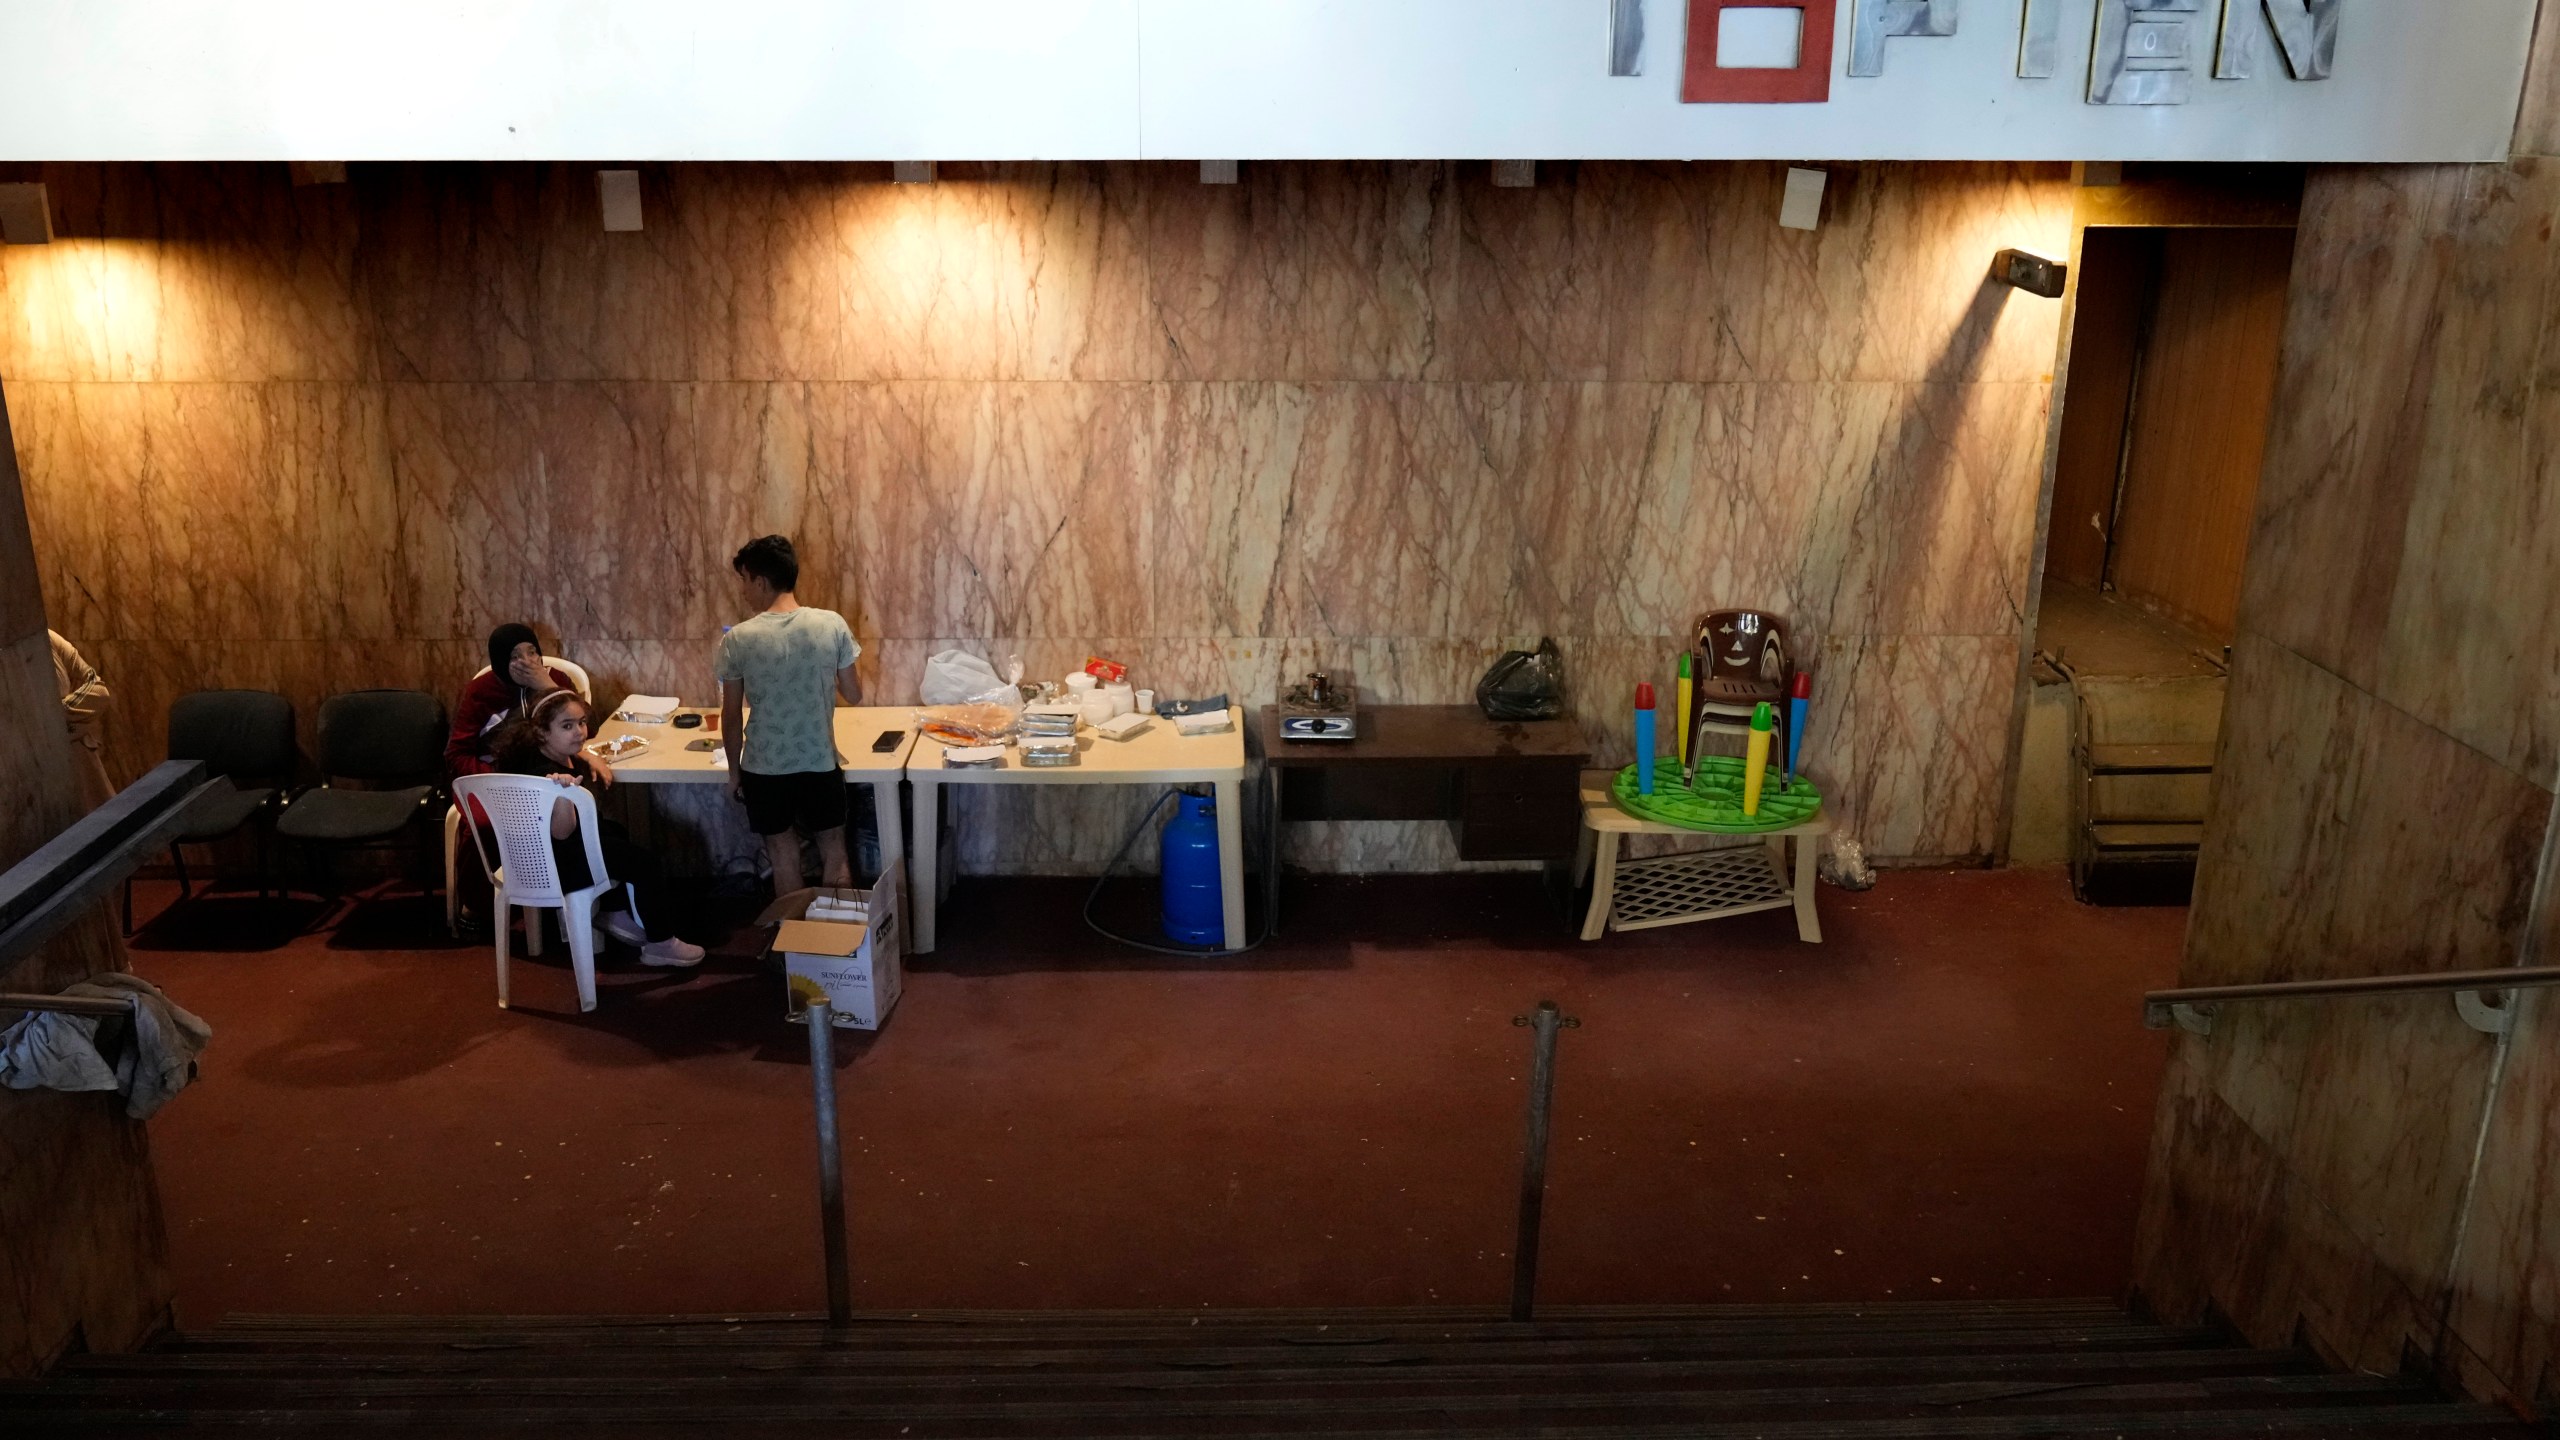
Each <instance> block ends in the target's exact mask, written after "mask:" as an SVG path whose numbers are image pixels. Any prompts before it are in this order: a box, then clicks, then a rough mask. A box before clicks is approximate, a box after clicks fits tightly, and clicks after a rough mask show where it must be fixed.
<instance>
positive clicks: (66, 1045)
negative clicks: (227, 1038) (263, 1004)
mask: <svg viewBox="0 0 2560 1440" xmlns="http://www.w3.org/2000/svg"><path fill="white" fill-rule="evenodd" d="M62 993H63V994H65V995H85V996H89V997H92V998H95V999H100V1000H133V1001H135V1002H137V1003H135V1005H134V1007H133V1021H132V1026H131V1029H132V1033H131V1034H130V1035H129V1036H127V1037H126V1039H125V1043H124V1044H123V1045H121V1046H119V1047H117V1053H116V1055H115V1057H114V1058H113V1059H112V1060H110V1059H109V1058H108V1057H107V1056H105V1055H103V1054H101V1053H99V1050H98V1027H99V1026H101V1025H120V1024H123V1023H124V1022H122V1021H117V1020H108V1019H101V1018H98V1017H95V1016H89V1015H63V1014H58V1013H55V1012H53V1011H47V1010H39V1011H30V1012H28V1013H27V1014H26V1015H24V1016H21V1017H20V1018H19V1019H18V1020H17V1022H16V1023H14V1024H12V1025H11V1026H10V1027H9V1028H8V1029H6V1030H0V1085H6V1086H8V1087H9V1088H10V1089H12V1090H114V1091H117V1092H119V1093H121V1094H122V1095H123V1096H124V1113H126V1114H127V1115H130V1116H132V1117H133V1118H134V1119H136V1120H143V1119H148V1118H149V1117H150V1115H151V1112H153V1111H155V1110H157V1109H159V1108H160V1107H161V1106H163V1105H166V1104H168V1103H169V1098H170V1097H171V1096H173V1095H175V1094H177V1093H178V1092H179V1091H181V1090H183V1089H185V1088H186V1087H187V1082H188V1081H191V1080H193V1079H195V1078H196V1056H197V1055H198V1054H199V1053H201V1052H202V1051H203V1049H204V1046H205V1042H206V1041H207V1040H210V1039H212V1038H213V1027H212V1026H210V1025H207V1024H206V1023H204V1021H203V1020H201V1019H199V1018H198V1017H196V1016H195V1015H193V1014H191V1013H189V1012H188V1011H186V1010H183V1009H181V1008H179V1007H178V1005H176V1004H175V1003H174V1002H172V1001H171V1000H170V999H169V997H168V996H166V995H163V994H161V993H160V987H159V986H157V985H154V984H152V983H151V982H150V981H148V980H145V979H143V978H142V977H141V976H139V975H127V974H124V973H123V972H121V971H112V970H111V971H102V972H100V973H99V974H96V975H92V976H90V977H89V978H88V979H86V980H83V981H81V982H79V983H78V984H76V985H70V986H66V987H65V988H64V989H63V992H62Z"/></svg>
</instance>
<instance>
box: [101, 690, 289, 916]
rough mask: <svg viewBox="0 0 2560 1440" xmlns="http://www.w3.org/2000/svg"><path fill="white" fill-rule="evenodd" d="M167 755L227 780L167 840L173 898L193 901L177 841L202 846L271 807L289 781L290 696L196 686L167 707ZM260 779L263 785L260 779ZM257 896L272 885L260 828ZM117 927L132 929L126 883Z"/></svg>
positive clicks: (130, 891) (130, 888) (264, 833)
mask: <svg viewBox="0 0 2560 1440" xmlns="http://www.w3.org/2000/svg"><path fill="white" fill-rule="evenodd" d="M169 758H170V759H172V760H202V761H203V762H205V769H206V770H207V771H208V772H209V773H211V774H212V775H214V776H216V777H219V778H221V779H223V780H227V781H229V782H230V788H229V789H227V790H217V791H215V792H214V793H213V794H212V795H209V796H207V797H205V798H204V799H202V800H199V801H197V802H196V805H195V808H194V809H193V810H192V811H191V812H190V815H189V819H188V821H187V825H186V828H185V829H183V830H181V831H179V832H178V833H177V834H176V835H174V836H172V837H170V840H169V859H170V862H171V863H172V864H174V865H176V866H177V870H178V899H179V901H180V902H181V903H183V902H185V901H187V900H190V899H193V898H194V895H195V891H194V889H193V887H192V885H191V884H190V882H189V880H188V878H187V855H186V851H185V850H183V849H181V848H180V847H181V846H186V845H208V844H211V843H212V842H214V841H216V840H220V839H223V838H224V837H226V836H228V835H230V834H232V833H233V832H235V831H237V830H238V829H239V828H240V827H241V826H243V825H247V824H250V823H251V822H252V821H255V820H258V819H260V818H261V817H263V816H267V815H268V814H269V813H270V812H272V811H273V810H275V809H276V808H277V805H278V800H279V797H280V796H281V795H282V794H283V790H282V787H283V786H285V785H288V784H291V783H292V781H293V769H294V744H293V702H292V701H290V700H287V699H285V698H284V697H283V696H281V695H276V694H272V693H270V692H268V691H265V690H198V691H196V692H195V693H194V694H192V695H181V696H179V697H178V699H177V703H175V704H173V705H171V706H170V707H169ZM260 781H266V782H270V783H266V784H260V783H258V782H260ZM255 833H256V836H257V841H258V898H259V899H261V900H263V899H265V898H267V894H268V891H269V889H270V888H271V885H270V880H269V872H268V867H267V827H266V826H265V825H259V826H258V827H257V829H256V832H255ZM124 933H126V934H127V935H130V934H132V933H133V881H132V880H130V879H127V880H126V881H125V883H124Z"/></svg>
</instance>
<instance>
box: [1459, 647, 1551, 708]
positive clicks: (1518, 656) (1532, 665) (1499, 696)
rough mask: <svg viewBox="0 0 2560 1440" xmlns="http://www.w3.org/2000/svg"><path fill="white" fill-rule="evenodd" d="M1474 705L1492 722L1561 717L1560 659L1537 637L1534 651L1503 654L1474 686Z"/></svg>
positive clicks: (1514, 651)
mask: <svg viewBox="0 0 2560 1440" xmlns="http://www.w3.org/2000/svg"><path fill="white" fill-rule="evenodd" d="M1476 704H1477V705H1479V706H1481V707H1483V710H1484V713H1485V716H1486V718H1488V719H1492V720H1553V719H1555V718H1556V717H1557V716H1559V715H1562V714H1563V713H1564V656H1563V655H1562V654H1561V653H1559V652H1558V651H1557V650H1556V642H1555V641H1553V640H1550V639H1547V638H1545V637H1543V636H1541V637H1540V638H1539V640H1538V648H1537V649H1535V650H1505V651H1503V652H1502V658H1501V659H1499V660H1496V661H1494V662H1493V668H1492V669H1490V670H1487V671H1485V672H1484V678H1483V679H1481V680H1479V681H1477V682H1476Z"/></svg>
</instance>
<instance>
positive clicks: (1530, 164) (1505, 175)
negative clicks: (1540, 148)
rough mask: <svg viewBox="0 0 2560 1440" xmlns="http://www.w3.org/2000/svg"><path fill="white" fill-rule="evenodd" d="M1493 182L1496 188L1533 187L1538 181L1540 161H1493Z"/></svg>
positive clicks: (1515, 188) (1523, 188)
mask: <svg viewBox="0 0 2560 1440" xmlns="http://www.w3.org/2000/svg"><path fill="white" fill-rule="evenodd" d="M1493 183H1494V185H1495V187H1496V188H1498V189H1503V190H1527V189H1531V188H1533V187H1535V186H1536V185H1537V183H1538V162H1537V161H1535V160H1496V161H1494V162H1493Z"/></svg>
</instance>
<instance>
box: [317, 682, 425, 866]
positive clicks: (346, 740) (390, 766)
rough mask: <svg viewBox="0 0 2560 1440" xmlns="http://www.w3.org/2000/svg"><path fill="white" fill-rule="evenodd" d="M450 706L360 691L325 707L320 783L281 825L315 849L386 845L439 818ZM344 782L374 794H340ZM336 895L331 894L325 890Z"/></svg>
mask: <svg viewBox="0 0 2560 1440" xmlns="http://www.w3.org/2000/svg"><path fill="white" fill-rule="evenodd" d="M444 741H445V723H444V703H443V702H442V701H440V700H438V699H436V697H434V696H433V695H429V694H426V693H424V692H422V691H417V690H354V691H350V692H348V693H346V694H344V695H332V696H330V697H329V698H328V699H327V700H325V701H323V702H322V703H321V706H320V755H319V761H320V774H321V777H322V778H321V783H320V784H319V785H318V786H316V787H314V788H312V789H309V790H305V791H303V792H302V793H301V794H300V795H297V796H295V797H294V799H293V803H292V804H290V805H287V806H286V807H285V809H284V813H283V814H282V815H279V816H277V817H276V833H277V834H279V835H282V836H285V837H287V838H288V839H292V840H298V841H300V842H302V844H303V845H304V846H305V847H306V848H309V849H315V850H316V849H351V848H359V847H366V846H376V845H382V844H384V843H386V842H392V841H395V840H396V839H397V837H398V836H399V835H400V834H401V832H402V831H404V830H406V829H408V828H409V826H410V824H411V823H412V822H414V821H416V820H418V819H420V818H422V817H425V816H427V815H429V814H432V813H434V811H435V810H436V808H437V806H438V804H439V802H440V800H441V793H440V790H439V787H438V784H437V783H436V782H438V781H440V780H441V779H442V778H443V775H444ZM341 780H347V781H353V782H356V784H357V785H361V786H367V787H375V788H365V789H356V788H350V787H346V786H341V785H340V784H339V783H338V782H339V781H341ZM323 891H324V893H329V887H323Z"/></svg>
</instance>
